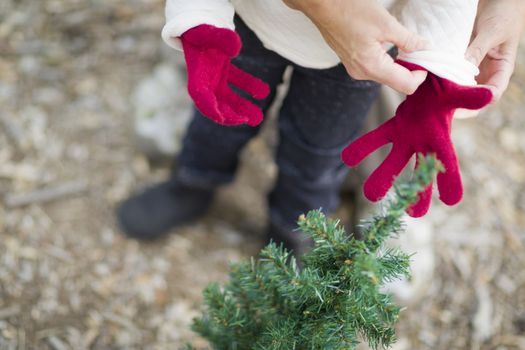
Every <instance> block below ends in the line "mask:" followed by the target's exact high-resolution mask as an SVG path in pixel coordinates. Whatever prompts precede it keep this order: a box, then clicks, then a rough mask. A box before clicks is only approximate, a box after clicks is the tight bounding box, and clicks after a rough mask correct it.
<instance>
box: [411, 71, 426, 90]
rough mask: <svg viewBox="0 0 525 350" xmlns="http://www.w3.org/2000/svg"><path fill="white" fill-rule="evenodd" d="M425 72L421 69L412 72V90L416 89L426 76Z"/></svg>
mask: <svg viewBox="0 0 525 350" xmlns="http://www.w3.org/2000/svg"><path fill="white" fill-rule="evenodd" d="M427 74H428V73H427V72H426V71H422V70H416V71H413V72H412V76H413V77H414V80H413V82H414V89H413V92H414V91H416V90H417V88H418V87H419V85H421V84H422V83H423V82H424V81H425V79H426V78H427Z"/></svg>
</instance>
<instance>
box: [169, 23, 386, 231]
mask: <svg viewBox="0 0 525 350" xmlns="http://www.w3.org/2000/svg"><path fill="white" fill-rule="evenodd" d="M236 30H237V32H238V33H239V35H240V36H241V38H242V42H243V49H242V51H241V54H240V55H239V57H237V58H236V59H235V60H234V62H233V63H234V64H235V65H236V66H238V67H239V68H241V69H242V70H244V71H246V72H248V73H250V74H252V75H254V76H256V77H259V78H260V79H262V80H263V81H265V82H266V83H268V84H269V86H270V88H271V93H270V96H269V97H268V98H267V99H266V100H264V101H262V102H260V101H259V102H257V104H258V105H259V106H260V107H261V108H262V109H263V110H264V111H267V109H268V108H269V107H270V105H271V103H272V102H273V100H274V98H275V94H276V88H277V86H278V85H279V84H280V83H281V82H282V78H283V73H284V71H285V69H286V67H288V66H290V65H291V66H293V68H294V70H293V75H292V79H291V82H290V89H289V92H288V95H287V96H286V98H285V100H284V103H283V106H282V108H281V111H280V114H279V135H280V137H279V139H280V141H279V145H278V148H277V155H276V162H277V165H278V167H279V175H278V179H277V182H276V185H275V188H274V189H273V191H272V192H271V193H270V194H269V197H268V203H269V209H270V220H271V221H272V223H273V224H274V225H278V226H279V227H281V228H287V229H289V228H293V227H295V222H296V220H297V218H298V216H299V215H300V214H302V213H305V212H307V211H309V210H311V209H318V208H323V210H324V211H325V212H326V213H330V212H332V211H333V210H335V209H336V207H337V205H338V203H339V189H340V187H341V184H342V182H343V180H344V178H345V175H346V174H347V169H346V167H345V165H344V164H343V163H342V162H341V158H340V153H341V151H342V150H343V148H344V147H345V146H346V145H347V144H348V143H350V141H352V140H353V139H354V138H355V137H356V136H357V135H358V132H359V131H360V129H361V127H362V124H363V122H364V119H365V117H366V114H367V112H368V110H369V108H370V106H371V104H372V102H373V101H374V99H375V98H376V96H377V94H378V91H379V85H378V84H376V83H374V82H371V81H357V80H354V79H352V78H351V77H350V76H349V75H348V73H347V72H346V70H345V68H344V67H343V65H341V64H340V65H338V66H336V67H333V68H330V69H321V70H318V69H308V68H304V67H301V66H298V65H296V64H294V63H293V62H290V61H288V60H287V59H285V58H283V57H281V56H279V55H278V54H277V53H275V52H273V51H270V50H268V49H266V48H265V47H264V46H263V44H262V43H261V41H260V40H259V39H258V38H257V37H256V35H255V34H254V33H253V32H252V31H251V30H250V29H249V28H248V27H247V26H246V25H245V24H244V23H243V22H242V20H240V19H239V18H236ZM254 102H255V101H254ZM259 130H260V127H255V128H254V127H249V126H238V127H225V126H221V125H218V124H215V123H213V122H212V121H210V120H209V119H208V118H205V117H204V116H202V115H201V114H200V113H199V112H198V111H195V115H194V117H193V120H192V122H191V124H190V126H189V129H188V131H187V134H186V137H185V140H184V145H183V149H182V151H181V153H180V155H179V157H178V161H177V167H176V169H175V171H174V179H176V181H180V182H183V183H186V184H189V185H193V186H199V187H207V188H214V187H217V186H219V185H222V184H226V183H229V182H231V181H232V180H233V178H234V175H235V171H236V169H237V165H238V160H239V153H240V151H241V150H242V148H243V147H244V146H245V145H246V143H247V142H248V141H250V139H252V138H253V137H254V136H256V135H257V133H258V132H259Z"/></svg>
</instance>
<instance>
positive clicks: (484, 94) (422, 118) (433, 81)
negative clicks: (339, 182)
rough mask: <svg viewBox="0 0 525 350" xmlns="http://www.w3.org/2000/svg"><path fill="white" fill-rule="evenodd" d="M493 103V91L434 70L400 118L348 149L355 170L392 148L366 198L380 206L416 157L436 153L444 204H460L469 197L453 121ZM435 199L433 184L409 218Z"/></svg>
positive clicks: (369, 184) (348, 161) (374, 175)
mask: <svg viewBox="0 0 525 350" xmlns="http://www.w3.org/2000/svg"><path fill="white" fill-rule="evenodd" d="M398 62H399V63H400V64H402V65H403V66H405V67H406V68H408V69H410V70H425V69H424V68H422V67H420V66H417V65H415V64H412V63H407V62H403V61H398ZM491 100H492V93H491V91H490V90H489V89H487V88H484V87H475V86H461V85H458V84H456V83H453V82H452V81H450V80H447V79H443V78H440V77H438V76H436V75H434V74H432V73H430V72H428V75H427V78H426V80H425V81H424V82H423V84H421V85H420V86H419V88H418V89H417V90H416V92H415V93H414V94H412V95H410V96H407V98H406V99H405V101H403V103H401V105H399V107H398V108H397V111H396V113H395V116H394V117H393V118H391V119H390V120H388V121H387V122H385V123H384V124H382V125H381V126H379V127H378V128H377V129H375V130H372V131H371V132H369V133H367V134H365V135H363V136H362V137H360V138H359V139H357V140H355V141H354V142H353V143H351V144H350V145H349V146H348V147H347V148H345V150H344V151H343V153H342V159H343V161H344V162H345V163H346V164H347V165H348V166H350V167H354V166H356V165H358V164H359V163H360V162H361V161H362V160H363V159H364V158H366V157H367V156H368V155H369V154H370V153H372V152H374V151H375V150H377V149H378V148H380V147H382V146H384V145H386V144H389V143H391V144H392V150H391V151H390V153H389V154H388V156H387V157H386V159H385V160H384V161H383V163H381V165H379V167H377V169H376V170H375V171H374V172H373V173H372V174H371V175H370V177H369V178H368V179H367V180H366V182H365V184H364V188H363V190H364V194H365V196H366V198H368V199H369V200H370V201H373V202H375V201H378V200H379V199H381V198H383V197H384V196H385V195H386V193H387V192H388V190H389V189H390V188H391V187H392V184H393V181H394V179H395V177H397V176H398V175H399V173H400V172H401V171H402V170H403V169H404V168H405V166H406V165H407V163H408V162H409V161H410V158H412V156H413V155H414V154H416V153H422V154H429V153H435V154H436V156H437V158H438V159H439V160H440V161H441V162H442V163H443V165H444V167H445V172H444V173H441V174H439V175H438V176H437V185H438V189H439V194H440V200H441V201H442V202H444V203H445V204H447V205H454V204H457V203H458V202H459V201H461V198H462V197H463V185H462V182H461V175H460V172H459V164H458V159H457V156H456V152H455V151H454V146H453V144H452V140H451V135H450V134H451V123H452V118H453V116H454V112H455V110H456V109H458V108H467V109H472V110H476V109H480V108H482V107H484V106H486V105H487V104H489V103H490V102H491ZM416 167H417V164H416ZM431 197H432V184H430V185H429V186H428V187H427V188H426V190H424V191H423V192H421V193H420V194H419V201H418V202H417V203H416V204H414V205H413V206H412V207H411V208H409V209H408V211H407V212H408V214H409V215H410V216H412V217H421V216H423V215H425V214H426V213H427V212H428V209H429V207H430V202H431Z"/></svg>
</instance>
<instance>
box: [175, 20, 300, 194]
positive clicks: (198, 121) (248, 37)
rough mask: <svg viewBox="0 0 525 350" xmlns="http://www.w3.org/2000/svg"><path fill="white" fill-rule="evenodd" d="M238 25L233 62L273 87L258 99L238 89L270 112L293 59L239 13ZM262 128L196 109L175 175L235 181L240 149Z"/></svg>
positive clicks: (213, 183)
mask: <svg viewBox="0 0 525 350" xmlns="http://www.w3.org/2000/svg"><path fill="white" fill-rule="evenodd" d="M235 25H236V31H237V33H238V34H239V35H240V36H241V39H242V42H243V48H242V50H241V54H240V55H239V56H238V57H237V58H236V59H235V60H234V61H233V64H234V65H235V66H237V67H239V68H241V69H242V70H244V71H245V72H248V73H250V74H252V75H254V76H256V77H258V78H260V79H262V80H263V81H265V82H266V83H267V84H268V85H269V86H270V90H271V93H270V95H269V97H268V98H266V99H265V100H264V101H255V100H253V99H251V98H250V97H249V96H247V95H246V94H244V93H243V92H241V91H238V93H239V94H240V95H241V96H243V97H246V98H248V99H251V100H252V102H254V103H255V104H257V105H258V106H260V107H261V108H262V109H263V111H264V112H266V110H267V109H268V108H269V107H270V105H271V103H272V101H273V99H274V98H275V93H276V88H277V86H278V85H279V84H280V83H281V82H282V77H283V73H284V70H285V69H286V67H287V66H288V65H289V64H290V63H289V61H287V60H286V59H284V58H282V57H281V56H279V55H278V54H276V53H275V52H273V51H270V50H268V49H266V48H265V47H264V46H263V44H262V43H261V41H260V40H259V39H258V38H257V37H256V35H255V34H254V33H253V32H252V31H251V30H250V29H249V28H248V27H247V26H246V24H244V23H243V22H242V20H241V19H240V18H239V17H236V18H235ZM259 129H260V128H259V127H250V126H246V125H242V126H223V125H219V124H216V123H214V122H213V121H211V120H209V119H208V118H206V117H204V116H203V115H202V114H201V113H200V112H199V111H197V110H195V113H194V115H193V119H192V121H191V122H190V125H189V128H188V130H187V133H186V135H185V138H184V141H183V146H182V150H181V153H180V154H179V156H178V158H177V162H176V166H175V167H174V171H173V175H172V179H174V180H175V181H178V182H181V183H184V184H186V185H191V186H195V187H200V188H215V187H217V186H219V185H221V184H225V183H228V182H231V181H232V180H233V177H234V175H235V171H236V169H237V165H238V160H239V153H240V151H241V150H242V148H243V147H244V146H245V145H246V143H247V142H248V141H249V140H250V139H252V138H253V137H254V136H255V135H256V134H257V133H258V131H259Z"/></svg>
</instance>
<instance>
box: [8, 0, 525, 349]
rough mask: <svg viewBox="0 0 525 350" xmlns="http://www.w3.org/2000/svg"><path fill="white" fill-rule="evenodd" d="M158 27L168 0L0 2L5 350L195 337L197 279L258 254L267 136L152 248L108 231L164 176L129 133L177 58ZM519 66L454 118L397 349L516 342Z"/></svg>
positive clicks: (521, 218)
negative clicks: (471, 110)
mask: <svg viewBox="0 0 525 350" xmlns="http://www.w3.org/2000/svg"><path fill="white" fill-rule="evenodd" d="M163 21H164V17H163V1H161V0H126V1H124V0H106V1H101V0H89V1H88V0H82V1H81V0H68V1H61V0H40V1H31V0H2V2H1V3H0V106H1V107H0V129H1V130H2V131H1V132H0V194H1V195H2V198H3V200H2V201H1V202H0V349H54V350H62V349H176V348H177V347H178V346H180V345H181V344H183V343H184V342H185V341H193V342H194V343H196V344H199V343H202V342H201V341H200V340H199V339H197V338H196V337H195V336H194V335H193V334H192V333H191V331H190V330H189V328H188V325H189V323H190V322H191V319H192V317H193V316H194V315H196V312H197V311H198V310H199V307H200V300H201V294H200V293H201V290H202V288H203V287H204V286H205V285H206V284H207V283H208V282H210V281H223V280H225V278H226V274H225V272H226V270H227V266H228V261H235V260H239V259H242V258H245V257H248V256H250V255H253V254H255V253H256V252H257V250H258V247H259V244H260V240H261V235H262V232H263V229H264V222H265V218H266V213H265V206H264V196H263V194H264V193H265V192H266V191H267V190H268V189H269V188H270V186H271V183H272V178H273V176H274V174H275V166H274V164H273V163H272V162H271V159H270V157H269V152H268V149H267V147H266V142H265V140H263V139H260V140H257V141H256V142H254V143H252V144H251V145H250V147H249V149H248V150H247V151H246V152H245V154H244V156H243V160H244V161H243V168H242V171H241V174H240V175H239V177H238V179H237V181H236V183H235V184H234V185H233V186H230V187H228V188H225V189H224V190H221V193H220V195H219V197H218V198H217V200H216V204H215V205H214V208H213V209H212V211H211V213H210V214H209V215H208V216H207V217H206V218H205V220H203V221H202V222H199V223H197V224H195V225H190V226H187V227H185V228H183V229H180V230H178V231H177V232H175V233H174V234H172V235H170V236H169V237H168V238H166V239H164V240H162V241H160V242H156V243H151V244H139V243H138V242H136V241H133V240H127V239H126V238H124V237H123V236H122V235H121V233H120V232H119V231H118V228H117V227H116V225H115V220H114V216H113V210H114V207H115V205H116V204H117V203H118V202H119V201H120V200H122V199H124V198H125V197H126V196H127V195H129V194H130V193H132V192H133V191H135V190H137V189H139V188H141V187H143V186H145V185H147V184H148V183H152V182H155V181H158V180H161V179H162V178H164V177H165V176H166V174H167V173H168V170H169V169H168V167H167V166H166V165H157V166H152V165H151V164H150V163H149V162H148V161H147V160H146V158H145V157H144V156H143V155H141V154H140V153H139V152H137V150H136V149H135V147H134V143H133V137H132V130H131V114H132V111H131V105H132V103H131V102H132V101H131V100H130V99H131V97H130V96H132V92H133V89H134V87H135V86H136V84H137V82H138V81H139V80H141V79H143V78H144V77H145V76H148V75H150V74H151V72H152V70H153V67H155V66H157V65H158V64H159V63H161V62H171V61H172V60H175V59H174V58H173V57H174V55H175V53H173V52H172V51H170V50H167V49H166V48H165V47H164V45H163V43H162V42H161V40H160V37H159V31H160V28H161V27H162V24H163ZM518 62H519V63H518V66H517V71H516V75H515V77H514V79H513V81H512V84H511V86H510V88H509V91H508V93H507V95H506V96H505V98H504V99H503V101H502V102H501V103H500V104H498V105H497V106H492V107H490V108H489V109H488V110H487V111H485V112H483V114H482V116H481V117H479V118H477V119H470V120H464V121H457V122H456V123H455V125H454V138H455V143H456V147H457V149H458V154H459V156H460V158H461V163H462V168H463V176H464V181H465V187H466V196H465V200H464V201H463V202H462V203H461V204H460V205H459V206H457V207H454V208H445V207H444V206H443V205H442V204H441V203H439V202H438V201H435V203H434V205H433V208H432V211H431V213H430V214H429V215H428V216H427V217H426V218H425V219H423V220H421V221H420V222H418V223H414V224H409V228H410V230H415V231H417V230H424V231H425V232H426V233H425V237H428V238H429V239H428V242H427V243H425V244H426V245H425V246H422V248H421V252H422V256H424V252H428V257H429V258H428V259H427V261H430V263H429V266H430V267H431V269H430V270H429V271H430V273H427V274H426V276H425V278H426V279H423V280H424V283H420V287H419V288H418V289H417V292H414V293H413V294H412V295H411V297H410V298H408V299H407V298H405V299H404V300H403V301H401V302H402V303H403V304H404V305H405V306H406V310H405V311H404V313H403V316H402V319H401V320H400V323H399V338H400V339H399V342H398V344H397V345H396V347H395V349H396V350H402V349H403V350H404V349H432V350H446V349H487V350H488V349H497V350H504V349H509V350H510V349H525V248H524V245H523V244H524V242H525V162H524V159H525V158H524V156H525V117H524V113H525V67H524V66H523V62H525V51H524V50H522V51H521V53H520V58H519V61H518ZM174 93H176V91H175V92H174ZM42 189H45V191H44V192H42V191H41V190H42ZM42 195H43V196H44V198H42ZM46 196H51V197H56V198H55V200H52V201H46V202H39V200H42V199H45V197H46ZM340 213H341V215H343V216H344V215H348V213H345V212H343V211H342V212H340ZM416 233H417V232H416ZM416 251H417V252H419V251H420V249H416ZM416 268H417V267H416ZM407 300H408V301H407Z"/></svg>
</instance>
